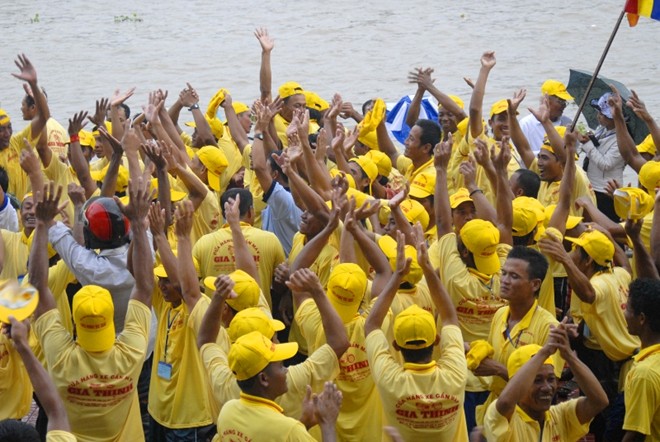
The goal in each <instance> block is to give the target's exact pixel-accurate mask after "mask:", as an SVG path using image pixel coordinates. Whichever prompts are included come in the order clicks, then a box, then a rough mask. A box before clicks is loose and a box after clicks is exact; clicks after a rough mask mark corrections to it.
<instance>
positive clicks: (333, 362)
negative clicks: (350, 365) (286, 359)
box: [287, 344, 339, 401]
mask: <svg viewBox="0 0 660 442" xmlns="http://www.w3.org/2000/svg"><path fill="white" fill-rule="evenodd" d="M337 376H339V360H338V359H337V354H336V353H335V352H334V350H333V349H332V348H331V347H330V346H329V345H328V344H323V345H322V346H321V347H319V348H318V349H317V350H316V351H314V353H312V354H311V356H310V357H309V358H307V359H306V360H305V362H303V363H302V364H297V365H292V366H290V367H289V373H288V375H287V386H288V388H289V393H291V394H294V395H296V396H298V399H299V401H302V399H303V397H305V393H306V392H307V386H308V385H311V387H312V390H314V391H319V390H320V389H321V388H322V387H323V383H324V382H326V381H331V380H333V379H335V378H336V377H337Z"/></svg>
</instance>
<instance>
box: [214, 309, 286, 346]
mask: <svg viewBox="0 0 660 442" xmlns="http://www.w3.org/2000/svg"><path fill="white" fill-rule="evenodd" d="M280 330H284V323H283V322H282V321H278V320H277V319H271V318H269V317H268V316H266V314H265V313H264V312H262V311H261V309H260V308H258V307H250V308H246V309H245V310H241V311H240V312H238V313H236V315H234V318H233V319H232V320H231V323H230V324H229V328H228V329H227V333H228V334H229V339H230V340H231V342H236V341H237V340H238V338H240V337H241V336H243V335H247V334H248V333H251V332H253V331H258V332H259V333H261V334H262V335H264V336H265V337H267V338H268V337H270V339H272V338H273V336H274V335H275V332H278V331H280Z"/></svg>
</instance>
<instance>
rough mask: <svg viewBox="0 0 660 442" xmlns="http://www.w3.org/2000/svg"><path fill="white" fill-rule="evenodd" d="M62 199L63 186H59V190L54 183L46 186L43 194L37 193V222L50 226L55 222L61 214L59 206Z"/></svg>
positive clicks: (35, 210) (35, 212)
mask: <svg viewBox="0 0 660 442" xmlns="http://www.w3.org/2000/svg"><path fill="white" fill-rule="evenodd" d="M61 197H62V186H57V188H55V183H54V182H53V181H51V182H50V183H48V184H44V188H43V190H42V191H41V192H38V191H37V193H36V195H35V201H36V204H35V207H34V215H35V218H36V219H37V222H39V223H42V224H48V223H49V222H51V221H53V219H54V218H55V217H56V216H57V214H58V213H60V210H61V208H60V207H59V205H58V204H59V202H60V198H61Z"/></svg>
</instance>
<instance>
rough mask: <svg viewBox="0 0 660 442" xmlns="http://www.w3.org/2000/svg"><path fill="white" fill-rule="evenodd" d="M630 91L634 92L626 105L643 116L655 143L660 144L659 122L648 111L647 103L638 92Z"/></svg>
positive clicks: (639, 115)
mask: <svg viewBox="0 0 660 442" xmlns="http://www.w3.org/2000/svg"><path fill="white" fill-rule="evenodd" d="M630 92H632V96H631V97H630V98H629V99H628V102H627V103H626V105H627V106H628V107H629V108H630V109H632V111H633V112H635V114H636V115H637V116H638V117H639V118H641V119H642V121H644V123H646V126H647V127H648V128H649V132H651V138H652V139H653V144H655V145H656V146H660V127H658V124H657V123H656V122H655V119H654V118H653V116H652V115H651V114H650V113H649V112H648V110H646V105H645V104H644V102H643V101H642V100H641V98H639V95H637V92H635V91H630Z"/></svg>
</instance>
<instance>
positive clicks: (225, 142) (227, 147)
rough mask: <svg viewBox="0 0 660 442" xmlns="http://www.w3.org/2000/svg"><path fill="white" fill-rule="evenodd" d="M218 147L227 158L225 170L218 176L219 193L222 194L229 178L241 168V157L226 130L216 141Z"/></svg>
mask: <svg viewBox="0 0 660 442" xmlns="http://www.w3.org/2000/svg"><path fill="white" fill-rule="evenodd" d="M218 147H219V148H220V150H221V151H222V153H224V154H225V157H226V158H227V163H228V164H227V168H226V169H225V170H224V171H223V172H222V175H220V192H224V191H225V190H226V189H227V185H229V181H230V180H231V177H233V176H234V174H235V173H236V172H238V171H239V170H240V168H241V167H243V165H242V162H243V157H242V155H241V151H240V150H239V148H238V146H237V145H236V143H235V142H234V140H233V139H232V138H231V135H230V134H229V131H228V130H225V131H224V132H223V134H222V137H221V138H220V139H219V140H218Z"/></svg>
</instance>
